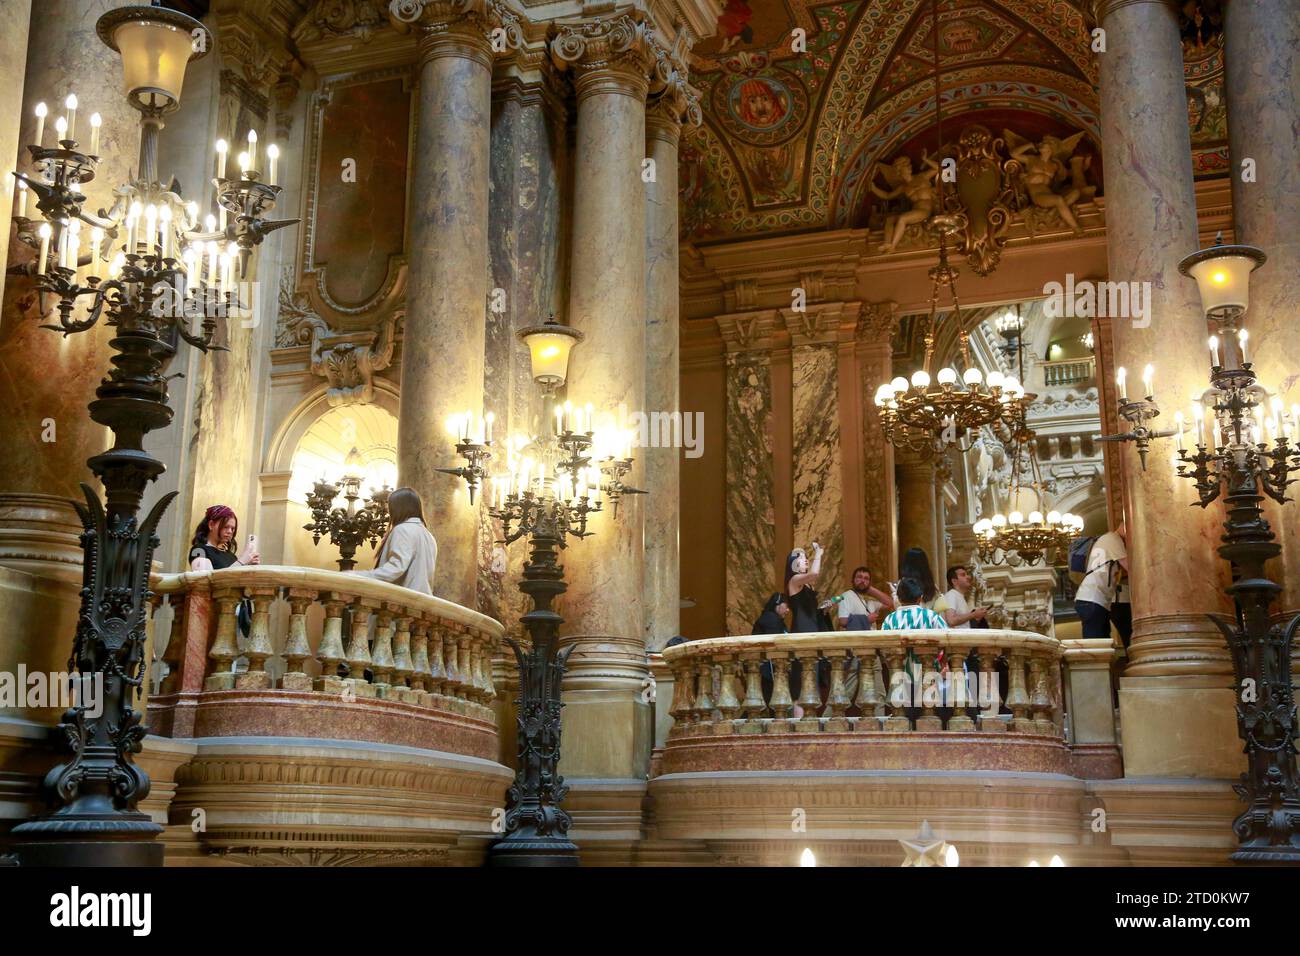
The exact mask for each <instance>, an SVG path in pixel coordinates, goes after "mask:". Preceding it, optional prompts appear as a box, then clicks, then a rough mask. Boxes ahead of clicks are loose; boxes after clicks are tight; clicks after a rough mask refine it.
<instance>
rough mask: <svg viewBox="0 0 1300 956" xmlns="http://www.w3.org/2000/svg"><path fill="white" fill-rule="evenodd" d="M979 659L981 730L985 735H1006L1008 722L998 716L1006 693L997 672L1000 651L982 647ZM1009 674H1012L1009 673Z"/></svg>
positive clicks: (994, 648)
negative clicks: (986, 703) (986, 702)
mask: <svg viewBox="0 0 1300 956" xmlns="http://www.w3.org/2000/svg"><path fill="white" fill-rule="evenodd" d="M979 659H980V680H981V681H982V682H983V683H982V685H981V687H980V694H981V700H980V730H981V731H983V732H985V733H1005V732H1006V730H1007V722H1006V721H1005V720H1002V719H1001V718H1000V717H998V716H997V714H998V713H999V711H1000V710H1001V708H1002V698H1003V694H1004V692H1005V689H1004V688H1002V687H1001V686H1000V679H999V677H998V671H997V660H998V649H997V648H996V647H981V648H980V649H979ZM1008 673H1010V672H1009V671H1008ZM994 698H996V699H994ZM985 699H987V700H988V701H989V703H988V705H987V706H986V705H985ZM985 715H988V716H985Z"/></svg>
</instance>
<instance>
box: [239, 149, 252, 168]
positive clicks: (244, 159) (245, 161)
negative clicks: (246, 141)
mask: <svg viewBox="0 0 1300 956" xmlns="http://www.w3.org/2000/svg"><path fill="white" fill-rule="evenodd" d="M251 168H252V167H251V165H250V159H249V155H248V154H247V153H240V154H239V171H240V173H247V172H248V170H249V169H251Z"/></svg>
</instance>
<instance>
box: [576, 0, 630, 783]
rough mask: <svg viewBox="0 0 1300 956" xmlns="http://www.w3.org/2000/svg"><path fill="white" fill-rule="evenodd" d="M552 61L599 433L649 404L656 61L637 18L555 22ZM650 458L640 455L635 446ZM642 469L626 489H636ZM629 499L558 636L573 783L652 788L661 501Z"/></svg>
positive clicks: (581, 385) (580, 320) (589, 554)
mask: <svg viewBox="0 0 1300 956" xmlns="http://www.w3.org/2000/svg"><path fill="white" fill-rule="evenodd" d="M553 29H554V31H555V33H554V36H553V39H552V41H551V56H552V60H553V62H554V63H555V65H556V66H557V67H558V68H560V69H562V70H566V71H568V72H570V73H571V74H572V76H573V83H574V92H575V96H576V99H577V114H578V116H577V143H576V147H575V150H574V157H573V162H574V166H573V228H572V249H571V255H570V269H569V315H568V319H569V323H570V324H571V325H573V326H574V327H575V328H577V329H579V330H581V331H582V332H583V333H584V334H585V339H584V341H583V342H581V343H580V344H579V345H577V346H576V347H575V349H574V351H573V354H572V357H571V359H570V363H569V378H568V383H567V391H568V396H569V398H570V400H572V401H573V402H574V403H575V404H577V405H584V404H587V403H590V404H591V405H592V408H593V411H594V413H595V418H596V425H597V427H600V426H602V425H606V426H609V425H616V424H617V425H619V426H620V427H627V426H626V425H625V424H623V421H624V415H630V414H631V413H634V412H637V411H644V410H645V374H646V369H645V343H646V338H645V334H646V333H645V310H646V270H645V265H646V232H645V229H646V226H645V222H646V183H644V182H643V181H642V178H641V169H642V161H643V160H644V158H645V147H646V139H645V103H646V95H647V93H648V91H649V77H650V67H651V64H652V63H653V56H654V53H653V46H652V42H651V36H650V34H649V31H648V29H647V27H646V26H645V24H644V22H643V20H642V19H641V16H640V15H639V14H635V13H631V14H622V15H619V16H614V17H610V18H607V19H602V20H587V21H582V22H580V23H566V24H561V25H557V26H556V27H554V28H553ZM634 453H635V455H636V457H638V458H641V457H643V453H644V449H637V450H636V451H635V452H634ZM643 469H644V465H641V464H638V465H634V469H633V472H632V474H631V476H630V482H629V483H630V484H633V485H637V486H640V485H641V475H642V474H643V473H644V471H643ZM638 498H639V496H636V497H633V498H630V499H625V500H624V501H622V502H621V503H620V505H619V510H618V518H617V520H615V518H614V516H613V515H612V513H610V510H609V509H607V511H606V513H605V514H604V515H602V516H600V517H598V518H596V519H595V521H594V523H593V526H592V527H591V529H590V530H592V531H594V532H595V534H594V535H593V536H592V537H590V538H587V539H585V540H583V541H581V542H579V543H577V544H576V545H575V546H574V547H571V548H570V549H569V550H568V551H567V552H566V553H565V560H564V565H565V576H566V579H567V581H568V586H569V590H568V593H567V594H565V595H564V596H563V598H561V603H560V612H561V613H562V614H563V615H564V617H565V620H566V625H565V631H566V633H565V634H564V635H563V639H564V640H565V641H566V642H569V643H572V644H574V645H576V646H575V649H574V651H573V653H572V655H571V656H570V658H569V673H568V675H567V676H566V678H565V683H564V687H565V699H566V706H565V712H564V722H565V731H564V732H565V746H564V759H563V763H562V765H561V770H562V772H563V773H565V775H566V776H573V777H578V778H607V779H623V780H628V779H632V780H636V779H640V780H644V777H645V773H646V770H647V768H648V766H649V759H650V745H651V742H652V727H651V720H652V714H651V711H650V708H649V706H648V703H649V697H648V694H646V693H644V691H645V689H646V688H647V687H648V686H649V670H648V669H647V666H646V658H645V623H644V616H643V607H644V602H643V588H644V573H645V572H644V556H645V551H644V544H643V536H644V528H645V524H644V515H645V513H646V509H647V508H651V507H654V506H655V505H654V503H653V502H647V501H645V500H638Z"/></svg>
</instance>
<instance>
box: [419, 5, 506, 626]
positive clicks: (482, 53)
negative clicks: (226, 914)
mask: <svg viewBox="0 0 1300 956" xmlns="http://www.w3.org/2000/svg"><path fill="white" fill-rule="evenodd" d="M403 7H404V8H412V11H413V10H414V8H416V7H418V8H419V13H418V19H416V20H415V28H416V29H417V30H418V31H419V35H420V80H419V107H418V119H417V129H418V131H417V134H416V144H415V150H414V153H413V158H414V170H413V175H412V183H411V196H412V203H411V205H412V208H411V221H410V227H409V232H408V236H409V246H408V249H409V252H408V258H409V261H410V266H409V271H408V274H407V287H406V303H407V304H406V327H405V337H404V339H403V342H402V397H401V408H400V412H399V426H398V436H397V443H398V445H397V470H398V479H399V480H400V481H401V483H402V484H404V485H408V486H410V487H412V488H414V489H415V490H416V491H417V492H419V494H420V497H421V499H422V500H423V503H424V517H425V521H426V522H427V523H428V525H429V528H430V530H431V531H432V532H433V534H434V537H435V538H437V540H438V570H437V574H436V576H435V580H434V585H433V586H434V593H435V594H436V595H437V596H438V597H442V598H445V599H447V600H449V601H454V602H456V603H457V604H461V605H465V606H466V607H474V606H475V603H476V590H477V578H478V557H479V555H478V536H479V519H478V515H477V512H476V510H475V509H472V508H470V507H469V498H468V493H467V491H466V489H465V484H464V482H463V481H461V480H459V479H453V478H451V477H450V476H448V475H444V474H440V473H438V472H437V471H436V470H435V469H437V468H438V467H442V466H449V465H452V464H454V462H453V461H452V459H453V458H454V452H453V450H452V436H451V435H449V434H448V431H447V421H448V419H450V418H451V416H453V415H456V414H463V413H464V412H466V411H470V412H472V413H473V414H474V415H475V417H477V416H479V415H481V414H482V412H483V362H484V359H483V356H484V347H485V336H484V329H485V318H486V311H487V296H488V183H489V181H490V171H489V170H490V163H491V156H490V151H489V137H490V121H491V115H492V47H491V44H490V41H489V39H488V31H489V29H490V21H489V13H488V11H489V8H490V5H489V4H488V3H487V2H486V0H469V2H450V0H447V2H431V3H424V2H421V0H411V2H410V3H407V4H404V5H403ZM481 501H482V499H481V498H476V499H475V503H476V505H477V504H478V503H479V502H481Z"/></svg>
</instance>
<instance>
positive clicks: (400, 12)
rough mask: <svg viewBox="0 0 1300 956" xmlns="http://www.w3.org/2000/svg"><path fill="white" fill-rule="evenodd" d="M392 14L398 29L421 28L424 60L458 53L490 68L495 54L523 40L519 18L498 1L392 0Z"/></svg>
mask: <svg viewBox="0 0 1300 956" xmlns="http://www.w3.org/2000/svg"><path fill="white" fill-rule="evenodd" d="M388 15H389V18H390V19H391V21H392V22H393V25H394V26H395V27H396V28H397V29H399V30H408V29H411V28H414V29H416V30H418V31H419V37H420V62H421V63H425V62H427V61H429V60H431V59H434V58H436V57H440V56H454V57H463V58H465V59H471V60H477V61H478V62H479V63H481V64H483V65H484V66H486V67H488V68H489V69H490V68H491V67H492V57H493V55H494V54H495V53H504V52H505V51H506V50H507V49H509V48H511V47H518V46H520V45H521V44H522V43H523V31H522V28H521V27H520V25H519V20H518V18H517V17H515V16H514V14H512V13H510V12H509V11H508V10H507V9H506V8H505V7H504V6H503V5H502V4H500V3H498V2H496V0H391V2H390V3H389V5H388Z"/></svg>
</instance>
